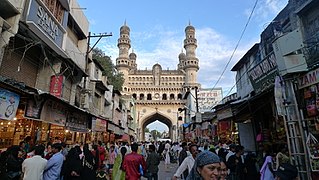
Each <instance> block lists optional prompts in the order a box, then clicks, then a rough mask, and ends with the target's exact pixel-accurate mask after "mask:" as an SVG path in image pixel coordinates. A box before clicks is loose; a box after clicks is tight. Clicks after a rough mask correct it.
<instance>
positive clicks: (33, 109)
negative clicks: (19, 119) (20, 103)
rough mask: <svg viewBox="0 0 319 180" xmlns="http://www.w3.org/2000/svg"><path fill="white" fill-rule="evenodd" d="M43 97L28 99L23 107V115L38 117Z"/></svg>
mask: <svg viewBox="0 0 319 180" xmlns="http://www.w3.org/2000/svg"><path fill="white" fill-rule="evenodd" d="M43 103H44V99H40V100H33V99H29V100H28V104H27V106H26V109H25V114H24V116H25V117H28V118H33V119H40V115H41V111H42V107H43Z"/></svg>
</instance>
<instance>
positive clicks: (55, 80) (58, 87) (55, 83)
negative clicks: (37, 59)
mask: <svg viewBox="0 0 319 180" xmlns="http://www.w3.org/2000/svg"><path fill="white" fill-rule="evenodd" d="M63 84H64V76H62V75H59V76H55V75H53V76H51V82H50V94H52V95H53V96H55V97H59V98H60V97H62V95H63V94H62V93H63Z"/></svg>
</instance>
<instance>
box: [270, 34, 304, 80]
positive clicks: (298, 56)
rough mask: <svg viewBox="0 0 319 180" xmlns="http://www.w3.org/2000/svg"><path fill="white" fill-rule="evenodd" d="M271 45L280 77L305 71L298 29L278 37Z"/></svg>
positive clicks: (300, 35)
mask: <svg viewBox="0 0 319 180" xmlns="http://www.w3.org/2000/svg"><path fill="white" fill-rule="evenodd" d="M272 45H273V49H274V53H275V56H276V62H277V66H278V70H279V74H280V75H286V74H290V73H296V72H302V71H307V63H306V59H305V56H304V54H303V53H302V51H301V49H302V48H303V47H304V44H303V39H302V34H301V31H300V30H299V29H296V30H294V31H292V32H290V33H287V34H285V35H283V36H280V37H279V38H277V39H276V40H275V41H274V42H273V44H272Z"/></svg>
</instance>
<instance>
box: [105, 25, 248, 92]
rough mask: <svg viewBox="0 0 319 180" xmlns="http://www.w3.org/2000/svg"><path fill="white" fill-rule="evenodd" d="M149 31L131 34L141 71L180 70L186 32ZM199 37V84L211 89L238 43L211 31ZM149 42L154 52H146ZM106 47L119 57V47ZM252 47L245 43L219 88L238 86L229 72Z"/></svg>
mask: <svg viewBox="0 0 319 180" xmlns="http://www.w3.org/2000/svg"><path fill="white" fill-rule="evenodd" d="M150 32H151V33H150ZM150 32H145V33H144V32H135V33H132V34H131V44H132V48H133V49H134V52H135V53H136V54H137V65H138V69H143V70H144V69H151V68H152V66H153V65H154V64H156V63H159V64H160V65H161V66H162V68H163V69H168V68H169V69H177V64H178V55H179V53H180V52H181V50H182V47H183V41H184V39H185V34H184V30H183V29H182V30H180V31H178V32H177V31H173V30H164V29H163V28H162V27H156V28H154V29H152V30H151V31H150ZM196 38H197V44H198V48H197V51H196V53H197V54H196V55H197V57H198V58H199V61H200V64H199V65H200V69H199V72H198V81H199V82H200V83H201V84H202V87H203V88H212V87H213V86H214V85H215V83H216V81H217V80H218V78H219V77H220V75H221V74H222V71H223V69H224V68H225V66H226V64H227V62H228V61H229V60H230V57H231V54H232V53H233V51H234V48H235V45H236V41H233V40H229V39H227V38H226V37H225V36H223V35H222V34H221V33H218V32H216V31H215V30H214V29H212V28H196ZM116 39H117V38H116ZM134 40H136V41H134ZM148 43H150V44H151V43H152V46H153V49H151V50H150V49H147V48H148ZM103 44H104V46H103V50H105V51H106V53H107V54H108V55H111V56H112V59H113V60H115V59H116V57H117V56H118V48H117V46H116V44H107V43H105V42H103ZM252 45H253V43H246V45H245V46H244V47H242V46H239V48H238V49H237V51H236V52H235V54H234V56H233V57H232V60H231V61H230V63H229V65H228V67H227V68H226V70H225V73H224V75H223V76H221V80H220V81H219V83H218V84H217V86H216V87H223V89H224V90H229V89H230V88H231V87H232V86H233V85H234V84H235V73H232V72H231V71H230V69H231V68H232V67H233V65H234V64H235V63H236V62H237V61H238V60H239V59H240V58H241V57H242V55H243V54H244V53H245V52H247V50H248V49H249V48H251V46H252ZM184 52H185V50H184ZM226 93H227V92H226Z"/></svg>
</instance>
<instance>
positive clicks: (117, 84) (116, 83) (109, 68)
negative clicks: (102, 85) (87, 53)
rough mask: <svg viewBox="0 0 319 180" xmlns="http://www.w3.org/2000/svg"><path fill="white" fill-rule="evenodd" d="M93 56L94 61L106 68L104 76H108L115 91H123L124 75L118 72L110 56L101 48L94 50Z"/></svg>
mask: <svg viewBox="0 0 319 180" xmlns="http://www.w3.org/2000/svg"><path fill="white" fill-rule="evenodd" d="M92 56H93V59H96V60H97V61H98V62H99V63H100V64H101V66H102V67H103V68H104V71H103V75H105V76H107V79H108V81H109V83H110V84H112V85H113V87H114V90H119V91H122V86H123V83H124V78H123V74H121V73H118V72H117V71H116V68H115V65H114V64H113V62H112V60H111V58H110V56H107V55H105V53H104V52H103V51H102V50H101V49H99V48H94V49H93V50H92Z"/></svg>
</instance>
